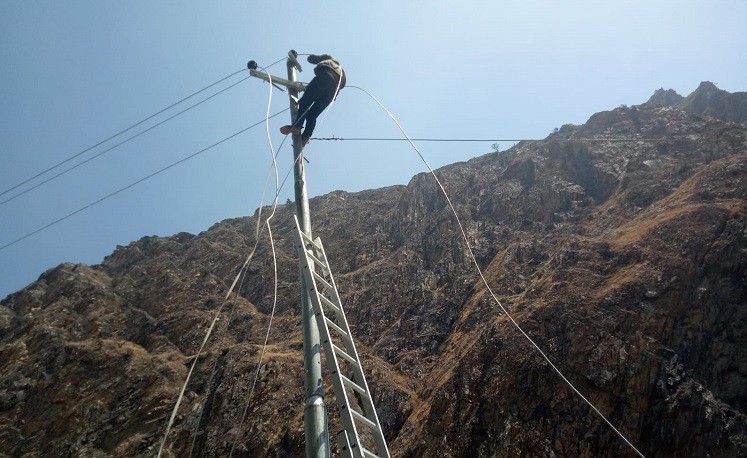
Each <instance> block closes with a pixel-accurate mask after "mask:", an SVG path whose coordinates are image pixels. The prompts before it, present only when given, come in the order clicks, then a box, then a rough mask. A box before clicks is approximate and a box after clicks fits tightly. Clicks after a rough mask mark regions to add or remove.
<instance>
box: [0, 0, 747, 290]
mask: <svg viewBox="0 0 747 458" xmlns="http://www.w3.org/2000/svg"><path fill="white" fill-rule="evenodd" d="M280 5H283V6H280ZM745 20H747V1H736V0H735V1H702V2H701V1H698V2H696V1H687V0H679V1H648V0H646V1H635V0H634V1H602V2H600V1H598V0H594V1H564V2H559V1H526V0H521V1H518V0H517V1H500V0H490V1H470V0H460V1H448V2H447V1H433V0H430V1H401V0H400V1H376V2H351V1H325V2H269V1H268V2H258V1H228V0H226V1H220V2H217V1H199V2H198V1H182V0H179V1H177V0H169V1H166V0H132V1H126V2H123V1H114V0H86V1H82V0H66V1H64V2H61V1H57V0H34V1H27V0H3V1H0V62H2V64H1V65H0V95H1V98H2V103H0V192H3V191H6V190H7V189H9V188H11V187H13V186H15V185H16V184H18V183H20V182H23V181H25V180H26V179H28V178H30V177H33V176H34V175H36V174H38V173H39V172H41V171H43V170H45V169H47V168H49V167H50V166H52V165H54V164H56V163H59V162H61V161H63V160H65V159H67V158H69V157H71V156H73V155H76V154H78V153H81V152H83V151H84V150H86V149H87V148H89V147H91V146H92V145H95V144H97V143H98V142H100V141H102V140H104V139H106V138H107V137H110V136H112V135H113V134H116V133H117V132H119V131H121V130H123V129H125V128H127V127H129V126H131V125H133V124H135V123H137V122H139V121H141V120H143V119H145V118H147V117H148V116H150V115H152V114H154V113H156V112H158V111H159V110H161V109H163V108H165V107H167V106H169V105H171V104H173V103H175V102H177V101H179V100H180V99H182V98H183V97H185V96H187V95H189V94H191V93H193V92H195V91H197V90H199V89H202V88H203V87H205V86H207V85H209V84H211V83H213V82H216V81H218V80H220V79H221V78H223V77H225V76H228V75H231V74H232V73H234V72H237V71H239V70H242V69H244V70H245V71H244V72H243V73H241V74H238V75H235V76H233V77H232V78H229V79H228V80H226V81H225V82H224V83H222V84H221V85H219V86H216V87H215V88H214V89H213V90H212V92H205V93H204V94H202V95H203V96H207V95H210V94H212V93H214V92H215V91H216V90H218V89H223V88H225V87H227V86H228V85H230V84H233V83H235V82H239V81H240V80H241V79H242V78H244V77H245V76H247V73H248V72H247V71H246V62H247V61H248V60H250V59H253V60H256V61H257V62H259V64H260V65H269V64H271V63H273V62H275V61H277V60H279V59H281V58H283V56H285V55H286V54H287V51H288V50H289V49H292V48H293V49H296V50H298V52H299V53H322V52H326V53H331V54H333V55H334V56H335V57H337V58H338V59H339V60H340V61H341V63H342V64H343V66H345V68H346V71H347V74H348V84H349V85H351V86H352V85H354V86H360V87H362V88H364V89H366V90H367V91H369V92H370V93H371V94H373V95H374V96H375V97H377V98H378V99H379V100H380V101H381V102H382V103H383V104H384V105H386V106H387V108H389V109H390V111H391V112H392V113H393V114H394V115H395V116H396V117H397V118H398V120H399V121H400V123H401V124H402V125H403V127H404V128H405V130H407V132H408V134H409V135H410V136H411V137H422V138H463V139H474V138H487V139H511V138H543V137H545V136H546V135H547V134H548V133H550V132H551V131H552V129H554V128H555V127H560V126H561V125H562V124H566V123H573V124H582V123H584V122H585V121H586V120H587V119H588V118H589V116H591V115H592V114H594V113H595V112H598V111H602V110H608V109H612V108H615V107H617V106H619V105H621V104H627V105H633V104H639V103H643V102H645V101H646V100H647V99H648V97H649V96H650V95H651V94H652V93H653V92H654V91H655V90H656V89H658V88H661V87H663V88H665V89H669V88H672V89H675V90H676V91H677V92H679V93H680V94H682V95H687V94H689V93H690V92H692V91H693V90H694V89H695V88H696V87H697V86H698V84H699V83H700V82H701V81H704V80H708V81H712V82H714V83H716V85H717V86H718V87H719V88H721V89H724V90H727V91H730V92H737V91H745V90H747V78H746V75H747V64H746V63H745V62H747V59H745V56H747V27H745V26H744V23H745ZM304 70H305V71H304V72H303V73H301V74H299V80H301V81H309V80H310V79H311V77H312V71H311V70H312V66H311V65H310V64H307V65H305V67H304ZM270 71H271V73H274V74H276V75H279V76H285V66H284V64H283V63H282V62H281V63H280V64H278V65H275V66H274V67H272V68H271V69H270ZM268 95H269V91H268V85H267V84H266V83H263V82H261V81H259V80H256V79H249V80H247V81H243V82H240V83H239V84H237V85H236V86H235V87H233V88H231V89H229V90H227V91H226V92H224V93H222V94H220V95H218V96H216V97H215V98H213V99H211V100H210V101H208V102H205V103H204V104H202V105H200V106H198V107H196V108H194V109H192V110H190V111H188V112H186V113H185V114H183V115H181V116H178V117H176V118H174V119H173V120H171V121H168V122H166V123H164V124H163V125H161V126H159V127H157V128H154V129H152V130H151V131H149V132H147V133H145V134H143V135H141V136H139V137H137V138H134V139H132V140H131V141H128V142H126V143H125V144H123V145H122V146H120V147H117V148H114V149H112V150H111V151H109V152H107V153H105V154H103V155H102V156H100V157H98V158H97V159H94V160H91V161H90V162H88V163H86V164H84V165H82V166H80V167H78V168H76V169H75V170H73V171H71V172H69V173H66V174H64V175H62V176H60V177H59V178H56V179H54V180H52V181H50V182H49V183H47V184H45V185H42V186H39V187H38V188H36V189H34V190H32V191H29V192H27V193H25V194H23V195H21V196H19V197H16V198H14V199H12V200H10V201H9V202H6V203H4V204H0V246H4V245H6V244H8V243H10V242H12V241H14V240H16V239H18V238H19V237H23V236H24V235H27V234H29V233H31V232H33V231H35V230H37V229H39V228H40V227H43V226H45V225H47V224H49V223H50V222H53V221H55V220H57V219H59V218H61V217H63V216H65V215H68V214H70V213H72V212H74V211H75V210H77V209H79V208H82V207H84V206H86V205H88V204H90V203H92V202H95V201H97V200H99V199H101V198H102V197H105V196H107V195H109V194H111V193H112V192H114V191H117V190H118V189H121V188H123V187H125V186H128V185H130V184H131V183H134V182H136V181H138V180H140V179H142V178H143V177H145V176H147V175H150V174H152V173H153V172H155V171H158V170H159V169H161V168H163V167H166V166H168V165H170V164H173V163H175V162H176V161H178V160H180V159H182V158H184V157H187V156H189V155H191V154H193V153H196V152H198V151H200V150H202V149H204V148H206V147H208V146H210V145H212V144H214V143H216V142H218V141H220V140H223V139H224V138H226V137H228V136H230V135H232V134H234V133H236V132H238V131H240V130H241V129H243V128H245V127H247V126H249V125H251V124H253V123H255V122H257V121H261V120H263V119H264V117H265V112H266V109H267V103H268ZM199 100H201V99H200V98H196V99H190V101H189V102H192V103H194V102H196V101H199ZM187 106H188V105H180V106H179V107H177V108H176V109H174V110H171V111H169V112H167V113H164V114H163V115H160V116H158V117H155V118H153V119H152V120H150V121H148V122H147V123H144V124H142V125H140V126H138V127H137V128H136V129H134V130H132V131H130V132H128V133H127V134H125V135H124V136H120V137H117V138H116V139H114V140H112V141H110V142H107V143H105V144H103V145H101V146H99V147H96V148H93V149H91V150H90V151H88V152H86V153H84V154H81V155H80V156H79V157H78V158H76V159H75V160H73V161H70V162H69V163H67V164H65V166H64V167H63V168H60V169H55V170H54V171H53V172H50V173H47V174H45V175H43V176H41V177H39V178H37V179H36V180H34V181H31V182H29V183H27V184H26V185H24V186H22V187H19V188H17V189H16V190H14V191H12V192H9V193H6V194H3V195H2V196H0V201H4V200H6V199H8V198H11V197H13V196H14V194H15V193H17V192H19V191H23V190H25V189H27V188H28V187H29V186H33V185H35V184H38V183H39V181H40V180H43V179H47V178H49V177H51V176H52V175H53V174H55V173H59V172H60V171H63V170H64V169H65V168H67V167H69V166H71V165H75V164H77V163H79V162H81V161H83V160H86V159H88V158H90V157H92V156H93V155H95V154H98V153H100V152H102V151H104V150H105V149H107V148H110V147H112V146H113V145H115V144H116V143H118V142H120V141H123V140H125V139H127V138H128V137H129V136H132V135H134V134H136V133H138V132H140V131H142V130H145V129H147V128H149V127H151V126H152V125H154V124H155V123H156V122H160V121H162V120H164V119H166V117H168V116H170V115H173V114H175V113H176V112H177V111H178V110H179V109H184V108H186V107H187ZM287 106H288V100H287V97H286V96H285V95H284V94H282V93H281V92H278V91H274V93H273V98H272V108H271V110H272V112H273V113H274V112H276V111H280V110H282V109H284V108H287ZM320 119H321V122H320V124H319V125H318V127H317V131H316V132H315V136H319V137H331V136H337V137H376V138H378V137H397V136H399V135H400V134H399V131H398V130H397V128H396V126H395V125H394V124H393V123H392V122H391V120H390V119H389V118H388V116H387V115H386V114H385V113H384V112H383V111H381V109H380V108H378V106H377V105H376V104H375V103H374V102H372V101H371V100H370V99H369V98H368V96H366V95H365V94H364V93H362V92H360V91H358V90H355V89H353V88H348V89H345V90H344V91H343V92H342V94H341V95H340V97H339V99H338V100H337V102H335V104H334V105H333V106H332V108H331V110H330V111H329V112H328V114H327V115H326V116H325V117H324V118H320ZM287 121H288V115H287V114H283V115H281V116H279V117H278V118H275V119H273V120H271V134H272V135H271V138H272V142H273V145H274V146H275V147H277V146H278V145H279V144H280V142H281V140H282V136H281V135H280V134H279V133H278V132H277V128H278V127H279V126H280V125H282V124H285V123H287ZM492 143H493V142H486V143H430V142H428V143H426V142H423V143H421V144H420V145H419V146H420V150H421V151H422V152H423V154H424V155H425V156H426V158H427V159H428V160H429V162H430V163H431V165H432V166H434V167H438V166H442V165H446V164H450V163H454V162H458V161H464V160H468V159H470V158H472V157H475V156H479V155H482V154H485V153H488V152H490V151H491V150H492V148H491V145H492ZM509 146H511V143H504V144H502V145H501V147H502V149H505V148H508V147H509ZM305 154H306V156H307V158H308V159H309V161H310V163H309V164H307V174H308V181H309V194H310V195H311V196H316V195H321V194H325V193H327V192H329V191H332V190H337V189H342V190H346V191H359V190H362V189H370V188H378V187H383V186H388V185H394V184H406V183H407V182H408V181H409V179H410V178H411V177H412V176H413V175H415V174H416V173H419V172H422V171H424V170H425V167H424V165H423V164H422V163H421V162H420V160H419V158H418V157H417V156H416V154H415V153H414V152H413V150H412V149H411V148H410V147H409V146H408V145H407V144H406V143H404V142H397V143H383V142H352V141H338V142H330V141H312V142H311V143H310V145H309V146H308V147H307V148H306V152H305ZM291 155H292V153H291V149H290V148H289V145H288V144H286V145H285V146H284V148H283V150H282V151H281V153H280V159H279V161H280V163H279V167H280V171H281V172H280V173H281V174H285V173H286V172H287V171H288V170H289V168H290V166H291V159H290V158H291ZM269 167H270V152H269V148H268V142H267V135H266V132H265V130H264V126H262V125H260V126H258V127H257V128H254V129H251V130H249V131H247V132H246V133H244V134H242V135H239V136H237V137H235V138H233V139H231V140H229V141H227V142H225V143H223V144H221V145H219V146H217V147H215V148H212V149H210V150H208V151H206V152H204V153H203V154H200V155H198V156H196V157H194V158H192V159H190V160H187V161H185V162H184V163H182V164H179V165H176V166H174V167H173V168H171V169H169V170H167V171H165V172H164V173H161V174H159V175H156V176H154V177H153V178H151V179H148V180H146V181H144V182H142V183H141V184H138V185H136V186H134V187H132V188H130V189H128V190H125V191H123V192H121V193H119V194H117V195H115V196H114V197H112V198H109V199H107V200H104V201H102V202H101V203H99V204H97V205H95V206H93V207H90V208H88V209H86V210H84V211H81V212H79V213H77V214H76V215H74V216H72V217H70V218H69V219H67V220H65V221H63V222H60V223H59V224H55V225H53V226H51V227H49V228H48V229H45V230H43V231H41V232H39V233H37V234H35V235H33V236H30V237H28V238H26V239H24V240H22V241H20V242H18V243H15V244H13V245H11V246H8V247H6V248H3V249H0V298H3V297H5V295H6V294H9V293H11V292H13V291H16V290H18V289H21V288H22V287H24V286H25V285H27V284H28V283H30V282H32V281H34V280H35V279H36V278H37V277H38V276H39V275H40V274H41V273H43V272H44V271H45V270H47V269H49V268H52V267H54V266H56V265H57V264H59V263H61V262H84V263H87V264H98V263H100V262H101V261H102V259H103V258H104V256H106V255H107V254H109V253H111V252H112V251H113V250H114V249H115V248H116V246H117V245H127V244H128V243H130V242H132V241H134V240H137V239H139V238H140V237H142V236H145V235H161V236H167V235H171V234H174V233H177V232H181V231H186V232H191V233H199V232H200V231H204V230H206V229H207V228H209V227H210V226H211V225H213V224H214V223H217V222H219V221H221V220H223V219H225V218H234V217H240V216H245V215H251V214H253V213H254V211H255V210H256V208H257V206H258V205H259V203H260V199H261V196H262V190H263V188H264V186H265V180H266V177H267V174H268V171H269V170H270V168H269ZM273 191H274V183H271V189H270V190H269V192H270V193H272V192H273ZM292 194H293V191H292V183H291V182H290V181H289V183H288V184H286V187H285V188H284V190H283V192H282V194H281V202H285V199H286V198H288V197H292ZM265 203H268V199H267V198H266V199H265ZM312 221H313V215H312Z"/></svg>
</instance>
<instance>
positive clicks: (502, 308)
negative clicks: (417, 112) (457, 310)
mask: <svg viewBox="0 0 747 458" xmlns="http://www.w3.org/2000/svg"><path fill="white" fill-rule="evenodd" d="M350 87H351V88H355V89H359V90H360V91H362V92H364V93H365V94H367V95H368V96H369V97H370V98H371V99H372V100H374V101H375V102H376V103H377V104H378V105H379V106H380V107H381V108H382V109H383V110H384V111H385V112H386V113H387V114H388V115H389V117H390V118H392V120H393V121H394V123H395V124H396V125H397V127H398V128H399V130H400V131H401V132H402V135H404V136H405V138H406V139H407V141H408V142H409V143H410V146H412V148H413V149H414V150H415V152H416V153H417V154H418V156H420V159H421V160H422V161H423V163H424V164H425V166H426V167H427V168H428V170H429V171H430V173H431V175H432V176H433V178H434V179H435V180H436V183H437V184H438V186H439V188H440V189H441V192H442V193H443V195H444V197H445V198H446V202H447V203H448V205H449V208H450V209H451V211H452V213H453V214H454V217H455V218H456V222H457V224H458V225H459V230H460V231H461V233H462V237H463V238H464V242H465V243H466V245H467V250H468V251H469V253H470V257H471V258H472V261H473V263H474V264H475V267H476V268H477V272H478V273H479V275H480V278H481V279H482V282H483V284H484V285H485V288H487V291H488V292H489V293H490V295H491V297H492V298H493V300H494V301H495V302H496V303H497V304H498V306H499V307H500V308H501V310H502V311H503V313H505V314H506V317H508V319H509V320H510V321H511V323H512V324H513V325H514V327H515V328H516V329H518V331H519V332H520V333H521V334H522V335H523V336H524V337H525V338H526V339H527V340H528V341H529V343H531V344H532V346H533V347H534V348H535V349H536V350H537V351H538V352H539V353H540V355H542V358H544V360H545V361H546V362H547V363H548V364H549V365H550V367H552V368H553V370H554V371H555V372H556V373H557V374H558V375H559V376H560V378H561V379H563V381H564V382H565V383H566V384H567V385H568V386H569V387H570V388H571V389H572V390H573V391H574V392H575V393H576V394H577V395H578V396H579V397H580V398H581V399H583V400H584V402H586V404H588V405H589V406H590V407H591V408H592V409H593V410H594V411H595V412H596V413H597V414H598V415H599V416H600V417H601V418H602V420H604V421H605V422H606V423H607V425H609V426H610V428H612V429H613V430H614V431H615V433H617V435H618V436H619V437H620V438H621V439H622V440H623V441H624V442H625V443H626V444H627V445H628V446H630V448H631V449H633V451H635V453H636V454H637V455H638V456H641V457H643V456H644V455H643V454H642V453H641V452H640V451H639V450H638V449H637V448H636V447H635V446H634V445H633V444H632V443H631V442H630V441H629V440H628V438H627V437H625V435H624V434H623V433H622V432H620V431H619V430H618V429H617V428H616V427H615V426H614V425H613V424H612V423H611V422H610V421H609V420H608V419H607V417H606V416H605V415H604V414H602V412H601V411H599V409H597V408H596V406H594V404H592V403H591V401H589V400H588V399H586V397H585V396H584V395H583V394H581V392H580V391H579V390H578V389H577V388H576V387H575V386H574V385H573V383H571V381H570V380H568V379H567V378H566V377H565V375H563V373H562V372H561V371H560V369H558V368H557V366H555V364H553V362H552V361H551V360H550V358H549V357H548V356H547V355H546V354H545V352H544V351H542V349H541V348H540V347H539V345H537V344H536V343H535V342H534V340H533V339H532V338H531V337H529V335H528V334H527V333H526V332H525V331H524V329H522V327H521V326H520V325H519V323H517V322H516V320H514V318H513V317H512V316H511V314H510V313H509V312H508V310H507V309H506V308H505V307H504V306H503V304H502V303H501V302H500V301H499V300H498V298H497V297H496V295H495V293H493V290H492V289H491V288H490V285H489V284H488V281H487V279H486V278H485V276H484V275H483V273H482V269H480V265H479V263H478V262H477V258H476V257H475V254H474V252H473V251H472V247H471V246H470V244H469V239H468V237H467V233H466V232H465V230H464V227H463V226H462V222H461V220H460V219H459V215H458V214H457V212H456V209H455V208H454V205H453V204H452V202H451V199H450V198H449V195H448V194H447V193H446V189H445V188H444V187H443V185H442V184H441V181H440V180H439V179H438V177H437V176H436V173H435V172H434V171H433V169H432V168H431V166H430V164H428V161H426V159H425V157H423V154H422V153H421V152H420V150H418V148H417V146H415V144H414V143H413V142H412V139H410V137H408V135H407V133H406V132H405V130H404V129H403V128H402V126H401V125H400V123H399V121H397V119H396V118H395V117H394V115H393V114H392V113H391V112H390V111H389V110H387V109H386V107H384V105H382V103H381V102H379V100H378V99H376V97H374V96H373V95H371V94H370V93H369V92H368V91H366V90H365V89H363V88H361V87H358V86H350Z"/></svg>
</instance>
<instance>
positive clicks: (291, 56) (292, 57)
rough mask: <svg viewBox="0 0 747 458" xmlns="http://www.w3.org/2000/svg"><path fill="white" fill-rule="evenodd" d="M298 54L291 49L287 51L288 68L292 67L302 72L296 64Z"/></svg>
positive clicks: (299, 65)
mask: <svg viewBox="0 0 747 458" xmlns="http://www.w3.org/2000/svg"><path fill="white" fill-rule="evenodd" d="M297 57H298V53H297V52H296V50H295V49H291V50H290V51H288V68H290V67H293V68H295V69H296V70H298V71H299V72H302V71H303V69H302V68H301V64H299V63H298V59H297Z"/></svg>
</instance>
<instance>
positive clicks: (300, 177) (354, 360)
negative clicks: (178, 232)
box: [247, 49, 390, 458]
mask: <svg viewBox="0 0 747 458" xmlns="http://www.w3.org/2000/svg"><path fill="white" fill-rule="evenodd" d="M297 56H298V54H297V53H296V52H295V51H293V50H292V49H291V50H290V52H288V61H287V67H288V79H284V78H278V77H275V76H270V75H268V74H267V73H264V72H260V71H257V63H256V62H254V61H249V64H248V65H247V66H248V67H249V70H250V74H251V75H252V76H254V77H257V78H260V79H263V80H265V81H268V82H271V83H273V84H275V85H282V86H285V87H287V88H288V95H289V97H290V111H291V126H295V125H296V118H297V117H298V93H299V92H300V91H304V90H305V89H306V87H305V86H304V84H303V83H299V82H297V81H296V70H298V71H301V65H300V64H299V63H298V60H296V57H297ZM302 114H303V113H302ZM292 139H293V159H294V160H295V161H294V166H293V171H294V177H295V193H296V252H297V253H298V255H299V273H300V276H301V317H302V319H303V362H304V372H305V375H304V389H305V394H306V401H305V407H304V431H305V434H306V438H305V443H306V457H307V458H327V457H329V454H330V447H329V429H328V425H327V412H326V407H325V404H324V390H323V385H322V365H321V350H322V347H321V345H320V340H323V342H324V351H325V360H326V363H327V369H328V370H329V373H330V377H331V379H332V380H331V382H332V388H333V390H334V393H335V403H336V404H337V409H338V411H339V413H340V420H341V423H342V425H343V430H342V431H340V432H339V434H338V435H337V441H338V444H339V447H340V455H341V456H343V457H351V458H375V457H381V458H389V456H390V455H389V450H388V448H387V444H386V438H385V437H384V430H383V428H382V427H381V422H379V417H378V415H377V414H376V408H375V406H374V401H373V396H372V393H371V390H370V389H369V387H368V383H367V382H366V376H365V374H364V372H363V365H362V363H361V360H360V356H358V351H357V350H356V348H355V343H354V342H353V334H352V332H351V330H350V326H349V325H348V321H347V318H346V317H345V311H344V310H343V306H342V302H341V301H340V294H339V292H338V291H337V286H335V281H334V278H333V276H332V269H331V267H330V264H329V261H328V260H327V254H326V253H325V251H324V245H323V244H322V241H321V239H320V238H318V237H317V238H314V237H312V235H311V218H310V216H309V215H310V213H309V199H308V195H307V193H306V174H305V170H304V163H303V162H304V161H303V144H302V142H301V136H300V135H295V134H294V135H293V137H292ZM320 336H321V337H320ZM361 432H363V433H361Z"/></svg>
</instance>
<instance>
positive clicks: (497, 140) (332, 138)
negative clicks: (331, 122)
mask: <svg viewBox="0 0 747 458" xmlns="http://www.w3.org/2000/svg"><path fill="white" fill-rule="evenodd" d="M350 87H351V88H356V86H350ZM312 140H324V141H359V142H362V141H366V142H372V141H376V142H406V141H407V139H406V138H370V137H349V138H344V137H314V138H312ZM410 140H411V141H414V142H417V141H420V142H455V143H468V142H477V143H487V142H660V141H668V139H666V138H544V139H536V138H497V139H489V138H411V139H410Z"/></svg>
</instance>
